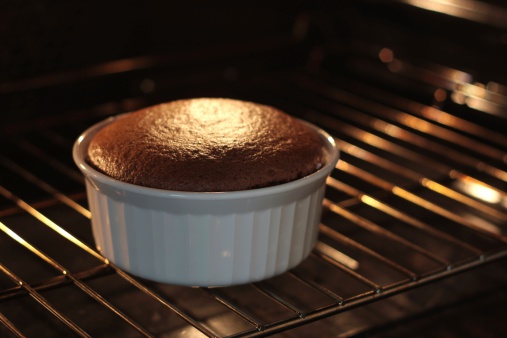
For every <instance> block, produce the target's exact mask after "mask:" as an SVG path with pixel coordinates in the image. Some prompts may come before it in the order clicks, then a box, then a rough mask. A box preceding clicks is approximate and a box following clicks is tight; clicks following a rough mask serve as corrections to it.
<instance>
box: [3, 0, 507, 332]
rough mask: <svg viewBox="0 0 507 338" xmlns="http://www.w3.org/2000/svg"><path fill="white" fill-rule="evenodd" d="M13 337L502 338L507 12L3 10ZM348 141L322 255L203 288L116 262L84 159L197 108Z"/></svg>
mask: <svg viewBox="0 0 507 338" xmlns="http://www.w3.org/2000/svg"><path fill="white" fill-rule="evenodd" d="M0 9H1V10H0V27H1V28H2V29H0V37H1V40H0V41H2V48H1V49H0V67H1V72H0V111H1V112H0V142H1V144H2V147H1V149H0V336H7V337H25V336H26V337H55V336H83V337H86V336H94V337H95V336H97V337H110V336H121V337H138V336H161V337H202V336H210V337H213V336H219V337H247V336H267V335H276V334H277V335H278V336H280V337H308V336H321V337H366V336H368V337H373V336H375V337H387V336H389V337H393V336H396V337H407V336H415V337H429V336H460V337H461V336H473V337H488V336H490V337H495V336H499V332H505V331H506V329H507V327H506V324H505V320H504V318H505V317H506V315H507V313H506V309H505V306H504V304H505V301H506V300H507V293H506V291H505V290H507V288H506V286H507V269H506V266H507V265H506V263H507V261H506V256H507V155H506V153H507V136H506V130H507V68H506V67H505V60H507V9H506V7H505V4H504V3H503V2H502V1H461V2H457V1H437V0H426V1H425V0H420V1H417V0H404V1H373V0H372V1H368V0H362V1H353V0H342V1H281V0H278V1H256V2H249V3H244V2H233V1H226V2H209V1H197V2H192V1H189V2H183V3H178V4H177V5H175V4H174V3H173V2H170V1H147V2H140V1H123V2H118V1H109V2H101V3H90V2H77V1H71V2H67V1H37V2H35V1H12V2H4V3H2V4H1V5H0ZM196 96H199V97H201V96H208V97H214V96H218V97H232V98H238V99H245V100H251V101H256V102H260V103H265V104H269V105H273V106H276V107H279V108H281V109H283V110H285V111H287V112H289V113H290V114H292V115H295V116H297V117H299V118H302V119H304V120H307V121H309V122H312V123H314V124H316V125H317V126H319V127H322V128H324V129H325V130H327V131H328V132H329V133H330V134H331V135H332V136H334V137H335V139H336V141H337V143H338V145H339V147H340V150H341V155H340V156H341V157H340V161H339V162H338V164H337V166H336V167H335V168H334V170H333V172H332V174H331V177H330V178H329V179H328V181H327V190H326V195H325V199H324V202H323V215H322V219H321V224H320V228H319V229H320V232H319V238H318V242H317V245H316V247H315V249H314V250H313V251H312V253H311V255H310V256H309V258H308V259H307V260H305V261H304V262H303V263H302V264H301V265H299V266H298V267H296V268H295V269H292V270H290V271H289V272H287V273H284V274H282V275H280V276H277V277H275V278H272V279H269V280H266V281H262V282H258V283H252V284H247V285H240V286H233V287H227V288H188V287H180V286H175V285H167V284H160V283H154V282H150V281H146V280H142V279H139V278H136V277H133V276H131V275H129V274H127V273H125V272H123V271H122V270H121V269H118V268H117V267H116V266H115V265H114V264H110V262H109V261H107V260H106V259H105V258H104V257H102V255H101V254H100V253H99V252H98V251H97V249H96V247H95V243H94V240H93V235H92V232H91V227H90V211H89V206H88V200H87V197H86V194H85V188H84V180H83V177H82V175H81V174H80V173H79V171H78V169H77V168H76V166H75V164H74V162H73V161H72V156H71V149H72V145H73V142H74V141H75V140H76V138H77V137H78V136H79V135H80V133H82V132H83V131H84V130H85V129H86V128H88V127H89V126H91V125H92V124H94V123H95V122H98V121H100V120H103V119H105V118H107V117H109V116H112V115H116V114H120V113H125V112H129V111H133V110H136V109H139V108H142V107H146V106H148V105H151V104H156V103H160V102H164V101H169V100H175V99H180V98H187V97H196Z"/></svg>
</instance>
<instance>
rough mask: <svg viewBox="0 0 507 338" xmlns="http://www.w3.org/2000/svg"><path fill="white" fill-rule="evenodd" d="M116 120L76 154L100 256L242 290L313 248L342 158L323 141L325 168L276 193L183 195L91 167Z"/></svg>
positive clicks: (84, 140)
mask: <svg viewBox="0 0 507 338" xmlns="http://www.w3.org/2000/svg"><path fill="white" fill-rule="evenodd" d="M116 118H121V115H120V116H118V117H113V118H109V119H107V120H105V121H102V122H100V123H98V124H96V125H94V126H92V127H91V128H89V129H88V130H86V131H85V132H84V133H83V134H82V135H81V136H80V137H79V138H78V140H77V141H76V143H75V144H74V148H73V157H74V161H75V162H76V164H77V165H78V167H79V169H80V170H81V171H82V172H83V174H84V176H85V181H86V190H87V195H88V202H89V207H90V211H91V214H92V219H91V223H92V231H93V236H94V239H95V242H96V246H97V249H98V250H99V251H100V252H101V253H102V254H103V255H104V256H105V257H106V258H107V259H108V260H110V261H111V262H113V263H114V264H116V265H117V266H118V267H120V268H122V269H123V270H125V271H127V272H129V273H131V274H133V275H136V276H139V277H142V278H145V279H149V280H153V281H157V282H163V283H170V284H179V285H188V286H228V285H235V284H244V283H249V282H255V281H259V280H262V279H266V278H269V277H272V276H275V275H278V274H281V273H283V272H285V271H287V270H289V269H291V268H293V267H295V266H296V265H298V264H299V263H300V262H301V261H302V260H304V259H305V258H306V257H307V256H308V255H309V253H310V252H311V250H312V249H313V247H314V245H315V243H316V241H317V234H318V227H319V222H320V216H321V209H322V198H323V196H324V190H325V181H326V178H327V176H328V175H329V174H330V173H331V171H332V170H333V168H334V166H335V165H336V163H337V161H338V157H339V151H338V148H337V145H336V144H335V142H334V140H333V138H332V137H331V136H329V135H328V134H327V133H326V132H324V131H323V130H320V129H318V128H317V127H315V126H313V125H310V127H312V128H313V129H315V130H316V131H317V132H318V134H319V135H320V137H321V139H322V141H323V143H324V147H325V153H326V165H325V166H323V167H322V168H320V169H319V170H318V171H317V172H315V173H313V174H311V175H309V176H306V177H304V178H301V179H298V180H296V181H293V182H289V183H285V184H280V185H277V186H272V187H267V188H260V189H252V190H245V191H233V192H217V193H213V192H212V193H208V192H205V193H203V192H181V191H169V190H161V189H153V188H147V187H142V186H137V185H133V184H129V183H124V182H121V181H118V180H115V179H113V178H111V177H109V176H106V175H104V174H102V173H100V172H98V171H97V170H95V169H94V168H92V167H91V166H89V165H88V163H87V162H86V160H85V159H86V153H87V149H88V145H89V143H90V140H91V139H92V138H93V136H94V135H95V134H96V133H97V132H98V131H99V130H100V129H101V128H103V127H104V126H105V125H107V124H109V123H111V122H112V121H113V120H114V119H116Z"/></svg>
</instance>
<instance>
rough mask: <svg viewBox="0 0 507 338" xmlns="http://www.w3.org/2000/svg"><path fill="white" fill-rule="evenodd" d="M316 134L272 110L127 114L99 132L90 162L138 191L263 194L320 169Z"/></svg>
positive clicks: (239, 105) (201, 102) (211, 104)
mask: <svg viewBox="0 0 507 338" xmlns="http://www.w3.org/2000/svg"><path fill="white" fill-rule="evenodd" d="M323 151H324V150H323V144H322V141H321V140H320V137H319V135H318V134H317V133H316V132H315V131H314V130H312V129H311V128H309V127H308V126H307V125H306V124H304V123H302V122H301V121H299V120H297V119H295V118H293V117H292V116H290V115H288V114H286V113H284V112H282V111H280V110H278V109H276V108H273V107H270V106H265V105H261V104H256V103H253V102H246V101H239V100H232V99H222V98H198V99H187V100H179V101H173V102H169V103H164V104H160V105H156V106H153V107H148V108H145V109H142V110H139V111H136V112H133V113H129V114H126V115H125V116H122V117H120V118H118V119H116V120H114V122H112V123H110V124H109V125H107V126H106V127H104V128H103V129H101V130H100V131H99V132H98V133H97V134H96V135H95V136H94V138H93V139H92V141H91V143H90V145H89V148H88V158H87V160H88V162H89V163H90V164H91V165H92V166H93V167H94V168H96V169H97V170H99V171H101V172H103V173H104V174H106V175H108V176H110V177H112V178H114V179H117V180H120V181H123V182H127V183H132V184H136V185H141V186H146V187H151V188H159V189H167V190H178V191H191V192H221V191H237V190H249V189H255V188H262V187H267V186H272V185H278V184H282V183H286V182H290V181H293V180H296V179H299V178H302V177H304V176H307V175H309V174H311V173H313V172H315V171H316V170H317V169H319V168H320V167H321V166H323V165H324V161H325V156H324V153H323Z"/></svg>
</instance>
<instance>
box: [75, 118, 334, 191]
mask: <svg viewBox="0 0 507 338" xmlns="http://www.w3.org/2000/svg"><path fill="white" fill-rule="evenodd" d="M127 114H129V113H124V114H120V115H116V116H111V117H108V118H106V119H104V120H102V121H99V122H97V123H95V124H93V125H92V126H90V127H89V128H87V129H86V130H85V131H84V132H82V133H81V134H80V136H79V137H78V138H77V139H76V141H75V142H74V145H73V149H72V157H73V159H74V162H75V163H76V165H77V166H78V168H79V169H80V170H81V172H82V173H83V174H84V175H85V177H90V178H92V179H93V180H95V181H98V182H100V183H102V184H106V185H109V186H111V187H115V188H118V189H122V190H124V191H128V192H135V193H138V194H144V195H146V196H152V197H164V198H167V197H171V198H178V199H191V200H196V199H202V200H208V199H214V200H227V199H236V198H245V197H259V196H264V195H271V194H274V193H282V192H286V191H290V190H292V189H296V188H298V187H301V186H304V185H306V184H309V183H311V182H314V181H315V180H318V179H321V178H325V177H326V176H327V175H329V174H330V173H331V171H332V170H333V168H334V167H335V165H336V163H337V162H338V160H339V158H340V149H339V147H338V145H337V143H336V141H335V140H334V138H333V137H332V136H331V135H330V134H328V133H327V132H326V131H325V130H323V129H321V128H319V127H317V126H315V125H314V124H312V123H310V122H308V121H305V120H301V121H302V122H303V123H305V124H307V125H308V126H310V127H311V128H312V129H314V130H315V131H316V132H317V133H319V135H320V136H321V137H322V138H323V139H324V140H325V142H326V145H325V148H326V150H327V151H328V153H329V155H328V156H329V161H327V163H326V164H325V165H324V166H323V167H321V168H319V169H318V170H317V171H315V172H313V173H312V174H310V175H307V176H305V177H302V178H299V179H297V180H294V181H291V182H287V183H282V184H278V185H274V186H269V187H263V188H256V189H249V190H235V191H217V192H194V191H178V190H167V189H159V188H151V187H145V186H140V185H136V184H132V183H127V182H123V181H119V180H117V179H114V178H112V177H110V176H108V175H106V174H103V173H101V172H100V171H98V170H96V169H95V168H93V167H92V166H90V165H89V164H88V163H87V162H86V158H85V156H83V155H84V154H85V153H86V152H85V151H84V150H83V147H88V144H89V140H91V138H92V136H93V135H94V134H95V133H97V132H98V131H99V130H100V129H101V128H103V127H105V126H106V125H108V124H109V123H112V122H113V121H114V120H116V119H118V118H122V117H123V116H126V115H127ZM86 141H88V142H86Z"/></svg>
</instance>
